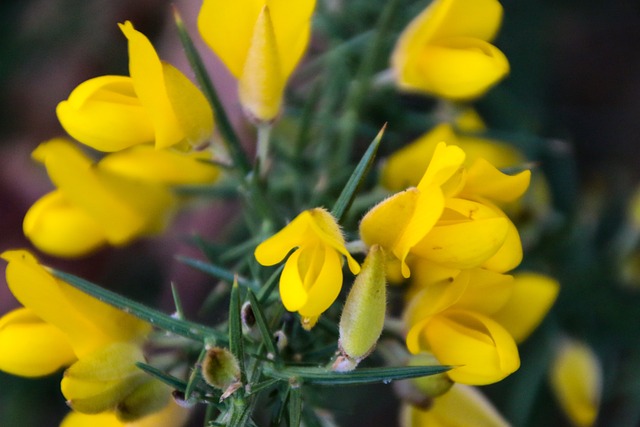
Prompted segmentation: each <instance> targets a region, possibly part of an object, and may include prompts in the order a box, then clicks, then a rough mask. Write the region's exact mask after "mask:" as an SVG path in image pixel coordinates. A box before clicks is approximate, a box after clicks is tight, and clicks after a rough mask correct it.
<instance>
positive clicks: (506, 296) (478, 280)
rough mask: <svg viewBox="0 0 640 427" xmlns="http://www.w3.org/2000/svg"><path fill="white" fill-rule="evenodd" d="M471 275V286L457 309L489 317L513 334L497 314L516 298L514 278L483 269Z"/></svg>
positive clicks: (457, 303)
mask: <svg viewBox="0 0 640 427" xmlns="http://www.w3.org/2000/svg"><path fill="white" fill-rule="evenodd" d="M469 275H470V277H469V286H468V287H467V289H466V291H465V293H464V294H463V295H462V297H461V298H460V299H459V300H458V301H457V302H456V308H461V309H465V310H472V311H476V312H478V313H482V314H485V315H489V316H490V317H491V318H492V319H493V320H496V321H497V322H498V323H500V324H501V325H502V326H504V327H505V329H506V330H507V331H509V333H511V332H512V330H511V329H510V328H509V327H507V326H506V325H505V323H503V322H500V321H499V320H498V319H496V317H495V316H496V312H498V310H503V309H505V305H506V304H507V303H508V302H509V301H510V299H511V298H513V297H514V293H515V290H514V288H515V286H516V285H515V283H514V279H513V276H510V275H508V274H500V273H496V272H494V271H490V270H485V269H482V268H474V269H472V270H470V271H469ZM514 339H515V337H514ZM517 341H518V340H517V339H516V342H517Z"/></svg>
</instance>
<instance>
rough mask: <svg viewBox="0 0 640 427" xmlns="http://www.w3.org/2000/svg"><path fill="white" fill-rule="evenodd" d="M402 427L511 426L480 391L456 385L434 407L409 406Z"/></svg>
mask: <svg viewBox="0 0 640 427" xmlns="http://www.w3.org/2000/svg"><path fill="white" fill-rule="evenodd" d="M400 425H401V426H402V427H468V426H473V427H509V425H510V424H509V423H508V422H507V421H506V420H505V419H504V418H503V417H502V416H501V415H500V413H499V412H498V411H497V410H496V409H495V408H494V407H493V405H492V404H491V402H490V401H489V399H487V398H486V397H485V396H484V395H483V394H482V393H480V392H479V391H478V389H476V388H474V387H469V386H466V385H464V384H454V385H453V387H451V389H450V390H449V391H448V392H447V393H445V394H444V395H442V396H439V397H437V398H436V399H435V400H434V402H433V406H431V408H429V409H428V410H422V409H420V408H416V407H413V406H409V405H405V406H404V407H403V408H402V410H401V422H400Z"/></svg>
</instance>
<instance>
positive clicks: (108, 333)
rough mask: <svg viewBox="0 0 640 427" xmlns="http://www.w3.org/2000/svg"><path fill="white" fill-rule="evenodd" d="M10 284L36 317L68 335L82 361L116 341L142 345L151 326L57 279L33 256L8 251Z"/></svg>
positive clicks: (3, 256) (21, 251)
mask: <svg viewBox="0 0 640 427" xmlns="http://www.w3.org/2000/svg"><path fill="white" fill-rule="evenodd" d="M1 256H2V258H3V259H5V260H6V261H8V262H9V265H8V266H7V269H6V276H7V283H8V285H9V289H10V290H11V292H12V293H13V295H14V296H15V297H16V298H17V299H18V301H20V302H21V303H22V305H24V306H25V307H27V308H29V309H30V310H32V311H33V313H34V314H35V315H36V316H38V317H39V318H41V319H42V320H44V321H45V322H47V323H50V324H52V325H54V326H56V327H57V328H58V329H60V331H61V332H62V333H64V334H65V335H66V336H67V337H68V340H69V343H70V344H71V346H72V347H73V350H74V352H75V353H76V355H77V356H78V357H82V356H83V355H86V354H88V353H91V352H93V351H95V350H96V349H97V348H100V347H102V346H104V345H105V344H107V343H110V342H113V341H119V340H123V341H139V340H141V339H142V337H143V336H145V335H146V334H147V333H148V332H149V330H150V327H149V325H148V324H147V323H145V322H142V321H141V320H138V319H136V318H135V317H133V316H131V315H129V314H126V313H124V312H122V311H120V310H117V309H115V308H113V307H111V306H109V305H107V304H105V303H103V302H101V301H98V300H96V299H95V298H92V297H90V296H88V295H86V294H84V293H82V292H80V291H78V290H76V289H75V288H72V287H71V286H70V285H68V284H67V283H64V282H62V281H60V280H57V279H55V278H54V277H53V276H52V275H51V274H50V273H49V272H47V271H46V270H45V269H44V268H43V267H42V266H41V265H40V264H38V262H37V260H36V259H35V258H34V257H33V255H31V254H30V253H29V252H27V251H24V250H15V251H5V252H4V253H2V255H1Z"/></svg>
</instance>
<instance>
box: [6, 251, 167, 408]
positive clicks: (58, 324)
mask: <svg viewBox="0 0 640 427" xmlns="http://www.w3.org/2000/svg"><path fill="white" fill-rule="evenodd" d="M2 258H3V259H5V260H6V261H8V262H9V264H8V266H7V270H6V276H7V283H8V284H9V288H10V290H11V292H12V293H13V295H14V296H15V297H16V298H17V299H18V301H20V302H21V303H22V304H23V305H24V308H19V309H17V310H15V311H13V312H10V313H9V314H7V315H5V316H4V317H3V318H2V319H1V320H0V344H1V345H2V348H1V350H2V351H0V354H2V357H0V369H2V370H3V371H7V372H11V373H15V374H17V375H24V376H41V375H47V374H50V373H53V372H55V371H56V370H58V369H60V368H62V367H66V366H69V368H68V369H67V370H66V371H65V375H64V378H63V379H62V382H61V389H62V393H63V394H64V396H65V397H66V399H67V402H68V404H69V405H70V406H71V407H72V408H73V409H75V410H76V411H80V412H85V413H90V414H95V413H100V412H104V411H114V413H115V414H116V415H117V416H118V417H119V418H120V419H123V420H133V419H136V418H139V417H142V416H144V415H147V414H148V413H151V412H155V411H157V410H160V409H161V408H162V407H164V405H165V404H166V403H167V401H168V398H169V392H170V389H169V388H168V387H166V386H165V385H163V384H162V383H160V382H158V381H157V380H155V379H152V378H151V377H149V376H148V375H146V374H145V373H144V372H142V371H141V370H139V369H138V368H137V367H136V366H135V363H136V362H138V361H143V360H144V359H143V356H142V350H141V345H142V342H143V340H144V339H145V338H146V336H147V335H148V334H149V332H150V331H151V327H150V325H149V324H147V323H146V322H143V321H141V320H138V319H137V318H135V317H132V316H131V315H129V314H126V313H124V312H122V311H120V310H117V309H115V308H113V307H111V306H108V305H106V304H104V303H102V302H100V301H98V300H95V299H93V298H91V297H89V296H88V295H86V294H84V293H82V292H80V291H78V290H76V289H74V288H72V287H71V286H69V285H68V284H67V283H65V282H63V281H61V280H58V279H56V278H55V277H53V276H52V275H51V274H50V273H49V272H47V270H45V268H43V267H42V266H41V265H40V264H38V262H37V260H36V259H35V258H34V257H33V256H32V255H31V254H30V253H29V252H27V251H23V250H16V251H6V252H4V253H3V254H2ZM41 339H42V341H41ZM45 346H46V347H45Z"/></svg>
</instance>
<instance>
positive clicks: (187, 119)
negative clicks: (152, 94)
mask: <svg viewBox="0 0 640 427" xmlns="http://www.w3.org/2000/svg"><path fill="white" fill-rule="evenodd" d="M162 71H163V73H164V83H165V85H166V91H167V96H168V97H169V103H170V104H171V106H172V108H173V112H174V114H175V116H176V120H177V121H178V123H179V124H180V129H181V131H182V132H183V134H184V140H185V142H186V143H188V144H189V145H192V146H197V145H198V144H200V143H202V142H203V141H206V140H208V139H209V138H210V137H211V134H212V133H213V122H214V121H213V110H211V106H210V105H209V101H207V98H205V96H204V95H203V94H202V92H200V90H199V89H198V88H197V87H196V86H195V85H194V84H193V83H191V81H190V80H189V79H188V78H187V77H186V76H185V75H184V74H182V72H180V71H179V70H178V69H177V68H175V67H174V66H173V65H171V64H167V63H162ZM156 146H158V147H162V145H158V144H156Z"/></svg>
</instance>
